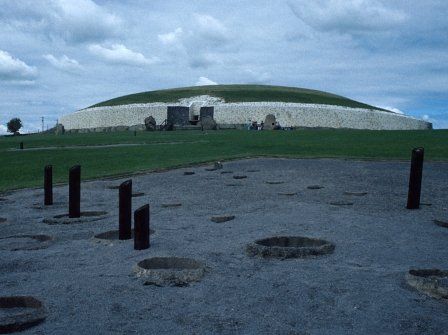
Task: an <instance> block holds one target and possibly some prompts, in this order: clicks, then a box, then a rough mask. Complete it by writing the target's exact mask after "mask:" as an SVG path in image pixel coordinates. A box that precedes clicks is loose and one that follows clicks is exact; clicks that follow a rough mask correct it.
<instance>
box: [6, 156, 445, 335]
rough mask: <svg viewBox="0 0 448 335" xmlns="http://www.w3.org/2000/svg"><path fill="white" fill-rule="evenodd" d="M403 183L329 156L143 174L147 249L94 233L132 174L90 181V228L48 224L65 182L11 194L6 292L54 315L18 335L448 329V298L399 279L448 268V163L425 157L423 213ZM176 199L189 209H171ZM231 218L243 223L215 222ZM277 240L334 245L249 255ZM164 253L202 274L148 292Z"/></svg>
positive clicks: (63, 203) (369, 166) (389, 166)
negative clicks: (444, 222)
mask: <svg viewBox="0 0 448 335" xmlns="http://www.w3.org/2000/svg"><path fill="white" fill-rule="evenodd" d="M254 170H255V172H253V171H254ZM185 171H194V172H195V174H193V175H184V172H185ZM222 171H233V174H232V173H225V174H221V172H222ZM249 171H252V172H249ZM234 175H246V176H247V178H245V179H240V180H236V179H234V178H233V176H234ZM408 176H409V164H408V163H403V162H366V161H349V160H331V159H314V160H311V159H310V160H306V159H305V160H303V159H249V160H242V161H233V162H226V163H224V169H223V170H216V171H206V170H205V167H204V166H201V167H195V168H189V169H178V170H172V171H168V172H162V173H152V174H147V175H141V176H136V177H133V178H132V179H133V187H134V192H144V193H145V195H144V196H141V197H138V198H134V199H133V209H136V208H137V207H139V206H141V205H144V204H146V203H149V204H150V205H151V229H154V230H155V233H154V235H152V236H151V247H150V248H149V249H147V250H144V251H135V250H133V241H132V240H128V241H112V242H111V241H109V242H107V243H102V242H99V241H98V240H96V239H95V238H93V236H94V235H95V234H98V233H101V232H105V231H108V230H111V229H117V227H118V208H117V207H118V191H117V190H113V189H109V188H108V187H109V186H113V185H118V184H119V183H120V182H121V181H123V180H125V179H121V180H98V181H92V182H86V183H83V184H82V204H81V210H83V211H107V212H108V215H107V216H106V218H104V219H102V220H99V221H94V222H86V223H81V224H73V225H47V224H45V223H43V222H42V220H43V219H44V218H48V217H52V216H54V215H58V214H64V213H66V212H67V207H68V206H67V199H68V188H67V186H62V187H57V188H55V195H54V198H55V205H54V206H51V207H49V208H44V209H39V206H38V205H39V204H41V203H42V202H43V191H42V190H34V189H30V190H22V191H17V192H13V193H10V194H6V195H3V196H1V197H2V198H3V200H2V201H0V217H3V218H6V219H7V221H6V222H3V223H0V291H1V295H2V296H9V295H30V296H34V297H36V298H38V299H40V300H41V301H43V302H44V304H45V306H46V308H47V310H48V317H47V319H46V321H45V322H44V323H42V324H40V325H38V326H36V327H34V328H31V329H29V330H27V331H24V332H23V334H135V333H138V334H143V333H146V334H448V317H447V315H448V303H447V302H446V301H441V300H436V299H433V298H430V297H428V296H426V295H424V294H422V293H420V292H418V291H416V290H414V289H412V288H410V287H408V285H407V284H406V282H405V281H404V276H405V274H406V272H407V271H408V270H409V269H410V268H440V269H448V262H447V259H448V248H447V243H448V229H447V228H444V227H440V226H437V225H435V224H434V222H433V220H434V219H436V218H439V219H440V218H448V208H447V207H448V201H447V200H448V163H425V166H424V172H423V186H422V202H423V203H425V205H422V206H421V209H419V210H406V209H405V205H406V196H407V184H408ZM266 181H274V182H275V183H266ZM280 181H284V183H278V182H280ZM227 185H231V186H227ZM310 185H321V186H323V188H321V189H308V188H307V186H310ZM344 192H354V193H356V194H357V193H359V194H362V192H367V194H365V195H359V194H358V195H348V194H344ZM279 193H283V195H281V194H279ZM292 193H297V194H295V195H290V194H292ZM286 194H288V195H286ZM332 202H333V203H344V204H345V205H343V206H337V205H330V203H332ZM349 202H352V203H353V205H347V204H346V203H349ZM170 203H173V204H174V203H181V204H182V206H178V207H169V206H168V207H163V206H162V204H170ZM36 204H38V205H36ZM224 214H227V215H235V219H234V220H231V221H227V222H223V223H215V222H212V221H211V220H210V217H211V216H215V215H224ZM20 234H27V235H32V234H35V235H37V234H41V235H42V234H43V235H49V236H52V237H53V238H54V240H53V241H50V243H48V241H45V242H42V243H46V246H47V247H46V248H43V249H36V250H16V251H12V250H11V249H14V248H13V246H14V245H15V244H16V242H17V243H20V242H18V239H4V237H7V236H12V235H20ZM277 235H291V236H296V235H298V236H305V237H315V238H322V239H325V240H328V241H331V242H332V243H334V244H335V245H336V249H335V251H334V253H333V254H330V255H325V256H321V257H314V258H307V259H288V260H278V259H261V258H257V257H255V258H253V257H249V256H247V255H246V253H245V248H246V245H247V244H248V243H250V242H253V241H254V240H257V239H260V238H266V237H271V236H277ZM24 241H26V242H28V244H27V246H30V245H34V244H36V243H37V244H38V243H39V241H37V242H36V241H35V240H32V239H29V238H28V239H24ZM155 256H177V257H188V258H193V259H195V260H198V261H200V262H203V263H204V264H206V266H207V270H206V273H205V276H204V277H203V278H202V280H201V281H200V282H196V283H191V284H190V285H189V286H186V287H158V286H152V285H149V286H144V285H142V283H141V281H140V280H139V279H137V278H136V277H135V275H134V274H133V267H134V266H135V264H136V263H137V262H139V261H141V260H143V259H145V258H149V257H155Z"/></svg>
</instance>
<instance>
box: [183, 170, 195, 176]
mask: <svg viewBox="0 0 448 335" xmlns="http://www.w3.org/2000/svg"><path fill="white" fill-rule="evenodd" d="M194 174H195V173H194V171H185V172H184V176H192V175H194Z"/></svg>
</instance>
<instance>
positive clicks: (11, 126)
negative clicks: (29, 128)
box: [6, 117, 22, 135]
mask: <svg viewBox="0 0 448 335" xmlns="http://www.w3.org/2000/svg"><path fill="white" fill-rule="evenodd" d="M6 126H7V127H8V131H9V132H10V133H13V134H14V135H16V134H18V133H19V129H20V128H22V121H21V120H20V119H19V118H17V117H15V118H13V119H11V120H9V122H8V123H7V124H6Z"/></svg>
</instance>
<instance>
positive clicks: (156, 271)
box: [134, 257, 205, 286]
mask: <svg viewBox="0 0 448 335" xmlns="http://www.w3.org/2000/svg"><path fill="white" fill-rule="evenodd" d="M134 272H135V274H136V276H137V277H138V278H141V279H142V280H143V283H144V284H145V285H156V286H187V285H188V284H189V283H191V282H197V281H199V280H200V279H201V278H202V277H203V276H204V273H205V266H204V265H203V264H202V263H200V262H198V261H196V260H194V259H191V258H178V257H153V258H148V259H144V260H143V261H141V262H139V263H138V264H137V265H136V267H135V268H134Z"/></svg>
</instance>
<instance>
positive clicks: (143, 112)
mask: <svg viewBox="0 0 448 335" xmlns="http://www.w3.org/2000/svg"><path fill="white" fill-rule="evenodd" d="M206 97H207V96H206ZM200 98H203V97H202V96H200V97H192V98H191V100H192V101H194V104H195V108H196V109H198V110H197V114H199V113H200V108H197V105H198V104H199V102H198V101H200ZM208 98H210V99H203V102H202V104H203V106H202V107H213V117H214V119H215V121H216V122H217V123H218V125H219V126H222V128H225V127H226V126H228V125H245V124H248V123H249V122H250V121H257V122H261V121H264V120H265V118H266V116H267V115H268V114H272V115H274V116H275V119H276V120H277V121H278V122H279V124H280V125H281V126H282V127H322V128H353V129H372V130H410V129H431V128H432V124H431V123H429V122H425V121H423V120H419V119H415V118H412V117H409V116H405V115H401V114H396V113H392V112H385V111H381V110H370V109H363V108H349V107H342V106H332V105H316V104H300V103H283V102H241V103H225V102H223V101H222V100H219V99H217V98H214V97H208ZM212 98H213V99H212ZM168 106H173V107H175V106H178V107H182V106H190V104H189V103H188V99H183V100H181V101H180V102H178V103H149V104H132V105H122V106H107V107H95V108H86V109H83V110H80V111H77V112H75V113H73V114H69V115H65V116H63V117H62V118H61V119H60V123H61V124H63V125H64V127H65V129H66V130H71V129H84V128H100V127H117V126H127V127H129V126H133V125H137V124H144V120H145V118H146V117H148V116H152V117H154V119H155V120H156V122H157V124H161V123H162V122H163V121H164V120H166V119H167V108H168ZM184 108H188V107H184ZM189 112H190V114H191V112H192V109H191V108H190V111H189ZM185 113H186V112H185ZM185 113H184V114H185ZM195 115H196V113H195ZM183 118H185V115H183ZM191 118H192V115H190V119H191Z"/></svg>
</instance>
